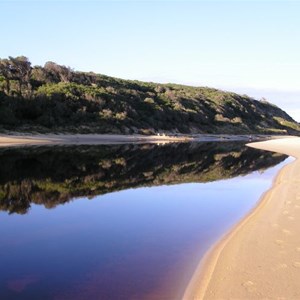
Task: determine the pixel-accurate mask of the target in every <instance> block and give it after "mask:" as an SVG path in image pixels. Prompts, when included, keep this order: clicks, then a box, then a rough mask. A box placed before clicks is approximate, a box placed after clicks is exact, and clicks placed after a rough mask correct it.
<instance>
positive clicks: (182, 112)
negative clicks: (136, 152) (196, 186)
mask: <svg viewBox="0 0 300 300" xmlns="http://www.w3.org/2000/svg"><path fill="white" fill-rule="evenodd" d="M0 129H8V130H19V131H30V130H34V131H39V132H49V131H68V132H82V133H84V132H99V133H126V134H130V133H143V134H151V133H156V132H173V133H176V132H177V133H232V134H241V133H292V134H295V133H298V131H299V130H300V127H299V125H298V123H296V122H295V121H294V120H293V119H292V118H291V117H290V116H289V115H287V114H286V113H285V112H284V111H282V110H281V109H280V108H278V107H277V106H275V105H272V104H270V103H268V102H266V101H257V100H254V99H252V98H249V97H248V96H241V95H238V94H235V93H230V92H225V91H221V90H217V89H213V88H207V87H191V86H183V85H175V84H157V83H146V82H139V81H130V80H122V79H117V78H113V77H108V76H104V75H99V74H94V73H84V72H75V71H73V70H71V69H70V68H67V67H65V66H60V65H57V64H55V63H53V62H47V63H46V64H45V66H44V67H40V66H35V67H32V66H31V63H30V62H29V60H28V59H27V58H26V57H23V56H21V57H17V58H12V57H10V58H9V59H1V60H0Z"/></svg>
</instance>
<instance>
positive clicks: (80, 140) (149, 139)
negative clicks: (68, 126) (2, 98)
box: [0, 132, 291, 147]
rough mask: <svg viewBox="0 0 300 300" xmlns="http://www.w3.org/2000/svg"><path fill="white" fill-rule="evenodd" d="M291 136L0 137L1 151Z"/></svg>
mask: <svg viewBox="0 0 300 300" xmlns="http://www.w3.org/2000/svg"><path fill="white" fill-rule="evenodd" d="M287 137H291V136H272V135H259V134H256V135H228V134H197V135H149V136H146V135H138V134H133V135H121V134H25V133H18V132H16V133H11V134H0V147H12V146H37V145H48V146H50V145H107V144H129V143H157V144H161V143H176V142H177V143H182V142H218V141H219V142H227V141H228V142H230V141H243V142H249V141H259V140H269V139H276V138H287Z"/></svg>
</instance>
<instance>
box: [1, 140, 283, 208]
mask: <svg viewBox="0 0 300 300" xmlns="http://www.w3.org/2000/svg"><path fill="white" fill-rule="evenodd" d="M285 158H286V156H284V155H281V154H276V153H271V152H265V151H260V150H256V149H251V148H248V147H245V146H244V145H243V144H241V143H239V142H235V143H232V142H226V143H216V142H215V143H183V144H177V143H176V144H167V145H163V146H158V145H153V144H148V145H123V146H117V145H115V146H77V147H74V146H72V147H70V146H68V147H36V148H34V147H24V148H20V149H17V148H10V149H5V148H2V149H0V165H1V170H0V210H3V211H7V212H9V213H20V214H24V213H27V212H28V210H29V209H30V207H31V205H32V204H38V205H44V206H45V207H46V208H53V207H55V206H57V205H60V204H64V203H67V202H69V201H71V200H72V199H74V198H76V197H89V198H92V197H94V196H96V195H102V194H106V193H110V192H114V191H119V190H123V189H128V188H137V187H143V186H158V185H165V184H178V183H189V182H210V181H215V180H220V179H226V178H231V177H235V176H239V175H245V174H247V173H250V172H252V171H256V170H261V171H262V170H264V169H266V168H268V167H271V166H273V165H276V164H277V163H279V162H281V161H283V160H284V159H285Z"/></svg>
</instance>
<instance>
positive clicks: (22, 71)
mask: <svg viewBox="0 0 300 300" xmlns="http://www.w3.org/2000/svg"><path fill="white" fill-rule="evenodd" d="M9 59H10V62H11V71H12V75H13V79H15V80H17V81H18V82H19V93H20V95H22V86H23V85H24V84H27V86H28V89H29V90H31V87H30V75H31V71H32V67H31V62H30V61H29V59H28V58H27V57H25V56H18V57H15V58H14V57H11V56H9Z"/></svg>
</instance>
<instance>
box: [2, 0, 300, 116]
mask: <svg viewBox="0 0 300 300" xmlns="http://www.w3.org/2000/svg"><path fill="white" fill-rule="evenodd" d="M299 13H300V0H299V1H297V0H294V1H292V0H290V1H289V0H282V1H280V0H274V1H272V0H261V1H256V0H252V1H251V0H248V1H247V0H240V1H238V0H235V1H227V0H219V1H214V0H210V1H208V0H207V1H205V0H198V1H197V0H194V1H184V0H182V1H180V0H176V1H175V0H174V1H172V0H165V1H159V0H152V1H144V0H140V1H126V0H122V1H113V0H111V1H108V0H107V1H104V0H98V1H87V0H85V1H83V0H82V1H81V0H75V1H72V0H64V1H55V0H52V1H50V0H49V1H45V0H39V1H37V0H36V1H27V0H22V1H21V0H20V1H15V0H10V1H5V0H0V28H1V29H2V30H1V39H0V57H1V58H5V57H8V56H18V55H25V56H27V57H28V58H29V59H30V61H31V62H32V63H33V65H44V63H45V62H46V61H54V62H57V63H59V64H62V65H67V66H70V67H72V68H74V69H75V70H80V71H94V72H96V73H101V74H106V75H110V76H116V77H120V78H124V79H137V80H144V81H154V82H174V83H181V84H189V85H195V86H210V87H216V88H220V89H223V90H229V91H234V92H238V93H241V94H247V95H249V96H252V97H255V98H257V99H260V98H262V97H264V98H266V99H267V100H269V101H270V102H272V103H275V104H277V105H278V106H280V107H281V108H283V109H284V110H285V111H287V112H288V113H289V114H290V115H291V116H292V117H294V118H295V119H296V120H297V121H300V106H299V105H298V103H299V102H300V18H299Z"/></svg>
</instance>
